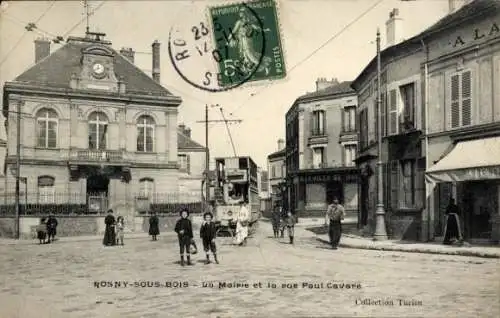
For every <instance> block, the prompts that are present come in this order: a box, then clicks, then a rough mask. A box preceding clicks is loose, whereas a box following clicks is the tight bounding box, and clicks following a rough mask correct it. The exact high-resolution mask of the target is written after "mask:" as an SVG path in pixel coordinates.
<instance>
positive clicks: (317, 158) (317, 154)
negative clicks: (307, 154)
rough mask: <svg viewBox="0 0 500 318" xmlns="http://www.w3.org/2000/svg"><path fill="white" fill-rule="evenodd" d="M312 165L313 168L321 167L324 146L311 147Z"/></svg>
mask: <svg viewBox="0 0 500 318" xmlns="http://www.w3.org/2000/svg"><path fill="white" fill-rule="evenodd" d="M312 151H313V166H314V168H322V167H323V163H324V153H325V148H323V147H319V148H313V150H312Z"/></svg>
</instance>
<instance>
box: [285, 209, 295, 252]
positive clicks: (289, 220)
mask: <svg viewBox="0 0 500 318" xmlns="http://www.w3.org/2000/svg"><path fill="white" fill-rule="evenodd" d="M295 223H296V222H295V217H294V216H293V214H292V213H290V212H288V214H287V216H286V222H285V224H286V228H287V229H288V236H289V237H290V244H293V234H294V227H295Z"/></svg>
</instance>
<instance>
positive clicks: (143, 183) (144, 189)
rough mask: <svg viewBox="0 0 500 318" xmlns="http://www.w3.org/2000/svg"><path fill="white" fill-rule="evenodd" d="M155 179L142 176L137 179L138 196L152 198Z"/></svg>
mask: <svg viewBox="0 0 500 318" xmlns="http://www.w3.org/2000/svg"><path fill="white" fill-rule="evenodd" d="M154 187H155V181H154V180H153V179H151V178H142V179H141V180H139V196H140V197H142V198H150V199H151V198H152V197H153V193H154Z"/></svg>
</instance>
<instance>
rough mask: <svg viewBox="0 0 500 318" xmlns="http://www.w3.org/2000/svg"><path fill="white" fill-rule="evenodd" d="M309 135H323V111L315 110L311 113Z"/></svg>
mask: <svg viewBox="0 0 500 318" xmlns="http://www.w3.org/2000/svg"><path fill="white" fill-rule="evenodd" d="M311 121H312V124H311V134H312V135H313V136H322V135H324V134H325V126H326V120H325V111H324V110H316V111H313V112H312V117H311Z"/></svg>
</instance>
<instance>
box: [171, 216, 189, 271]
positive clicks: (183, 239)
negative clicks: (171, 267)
mask: <svg viewBox="0 0 500 318" xmlns="http://www.w3.org/2000/svg"><path fill="white" fill-rule="evenodd" d="M188 216H189V211H188V210H186V209H184V210H182V211H181V218H180V219H179V220H178V221H177V223H176V224H175V232H176V233H177V238H178V239H179V250H180V255H181V266H184V265H185V263H184V256H186V259H187V265H193V264H192V263H191V256H190V254H189V247H190V245H191V241H192V240H193V226H192V224H191V221H190V220H189V219H188Z"/></svg>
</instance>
